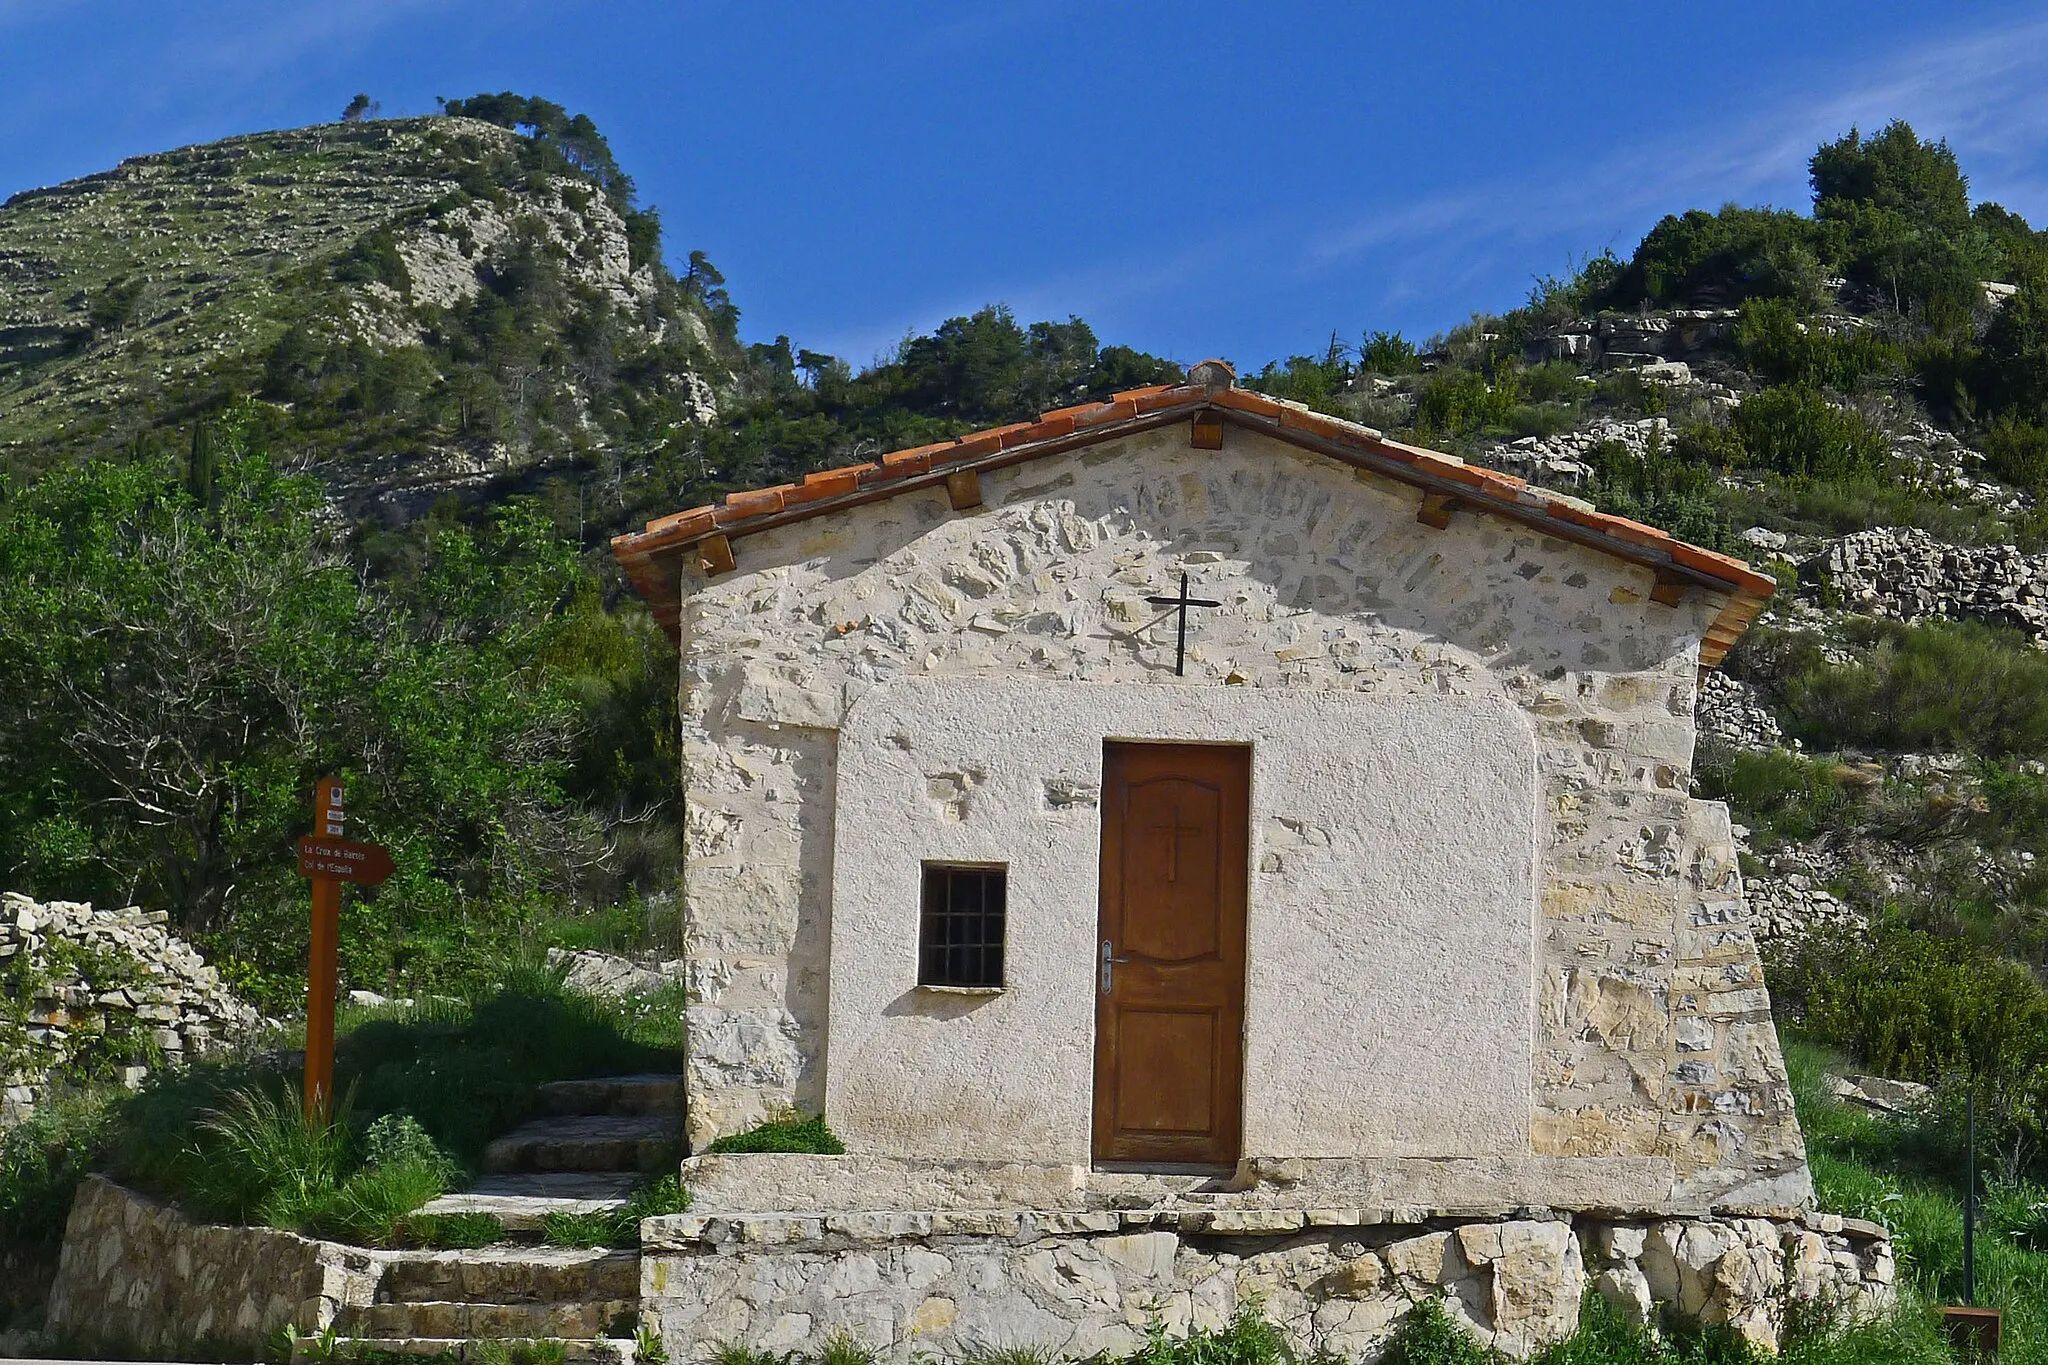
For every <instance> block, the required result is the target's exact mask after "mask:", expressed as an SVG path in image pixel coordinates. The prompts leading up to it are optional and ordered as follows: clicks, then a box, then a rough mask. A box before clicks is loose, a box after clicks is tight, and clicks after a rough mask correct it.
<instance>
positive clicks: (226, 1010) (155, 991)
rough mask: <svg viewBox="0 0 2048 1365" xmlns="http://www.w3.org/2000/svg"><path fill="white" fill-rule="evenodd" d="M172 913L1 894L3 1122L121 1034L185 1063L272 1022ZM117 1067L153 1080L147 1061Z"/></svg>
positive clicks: (132, 1077) (135, 1078)
mask: <svg viewBox="0 0 2048 1365" xmlns="http://www.w3.org/2000/svg"><path fill="white" fill-rule="evenodd" d="M168 918H169V917H168V916H167V915H165V914H164V913H163V912H162V911H160V910H158V911H143V910H140V909H137V908H135V907H133V906H130V907H128V908H127V909H123V910H98V909H94V908H93V907H92V906H90V905H87V904H84V903H82V902H77V901H47V902H43V901H35V900H31V899H29V898H28V897H27V896H23V895H19V894H17V893H15V892H11V891H10V892H8V893H6V894H5V895H0V1073H4V1074H0V1126H5V1125H7V1124H11V1123H16V1122H19V1121H20V1120H22V1119H24V1118H27V1117H28V1116H29V1115H30V1114H31V1113H33V1112H34V1110H35V1108H36V1106H37V1105H38V1104H40V1103H42V1101H43V1100H44V1098H45V1097H46V1095H47V1093H48V1091H49V1088H50V1084H51V1080H52V1077H53V1076H54V1074H55V1073H56V1072H58V1071H59V1070H61V1069H62V1068H65V1067H68V1066H70V1065H72V1064H74V1063H76V1062H78V1061H80V1060H83V1059H85V1058H86V1057H88V1055H89V1054H90V1052H91V1051H92V1049H94V1048H95V1047H101V1046H104V1042H103V1040H104V1039H105V1038H106V1037H107V1036H108V1035H110V1034H112V1035H114V1036H117V1037H120V1036H130V1037H133V1036H137V1034H138V1032H139V1036H140V1037H141V1038H142V1039H145V1040H147V1041H148V1042H150V1043H153V1044H154V1046H155V1049H156V1050H157V1051H158V1052H160V1053H161V1054H162V1056H163V1059H164V1061H165V1062H166V1063H170V1064H175V1063H177V1062H180V1061H182V1060H184V1059H186V1058H189V1057H197V1056H201V1055H204V1054H205V1053H207V1052H209V1051H211V1050H213V1049H214V1048H215V1047H218V1046H220V1045H223V1044H226V1043H229V1042H232V1041H235V1040H237V1039H240V1038H243V1037H246V1036H248V1035H249V1034H251V1033H253V1032H254V1031H255V1030H256V1029H257V1028H258V1027H259V1026H260V1025H261V1024H262V1023H263V1019H262V1016H261V1015H259V1014H258V1013H257V1012H256V1011H255V1010H254V1009H253V1008H251V1007H250V1006H249V1005H248V1004H247V1003H245V1002H243V1001H242V1000H240V999H238V998H236V996H235V995H234V993H233V992H231V991H230V990H228V988H227V986H226V985H225V984H223V983H222V981H221V979H220V975H219V973H217V972H216V971H214V969H213V968H211V967H209V966H207V965H206V963H205V962H204V961H203V960H202V959H201V958H200V956H199V954H198V953H197V952H195V951H194V950H193V949H192V947H191V946H190V945H189V944H187V943H185V942H184V941H183V940H181V939H179V938H177V937H175V936H174V935H172V934H171V933H170V932H169V931H168V930H166V929H165V928H164V927H163V926H164V923H165V921H166V920H167V919H168ZM10 1035H13V1036H10ZM111 1060H112V1061H113V1062H114V1063H116V1064H118V1065H120V1066H121V1068H122V1070H121V1074H122V1076H123V1078H124V1079H125V1080H127V1081H128V1082H129V1083H130V1084H136V1083H139V1082H140V1081H141V1079H142V1077H143V1076H144V1075H145V1074H146V1068H145V1067H144V1066H142V1065H141V1064H140V1063H141V1059H140V1058H139V1057H123V1058H115V1059H111Z"/></svg>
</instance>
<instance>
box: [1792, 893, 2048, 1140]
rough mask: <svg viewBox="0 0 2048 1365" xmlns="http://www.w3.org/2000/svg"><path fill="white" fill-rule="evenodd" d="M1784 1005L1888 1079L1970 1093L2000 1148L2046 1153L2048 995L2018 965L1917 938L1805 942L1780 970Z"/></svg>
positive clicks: (1807, 1027)
mask: <svg viewBox="0 0 2048 1365" xmlns="http://www.w3.org/2000/svg"><path fill="white" fill-rule="evenodd" d="M1771 985H1772V992H1773V996H1774V998H1775V1000H1776V1003H1777V1004H1778V1007H1779V1008H1780V1009H1781V1010H1782V1011H1784V1013H1785V1014H1786V1015H1787V1017H1789V1018H1791V1019H1793V1020H1796V1021H1797V1022H1798V1024H1799V1026H1800V1028H1801V1029H1802V1030H1803V1031H1804V1032H1805V1033H1807V1034H1808V1035H1809V1036H1811V1037H1813V1038H1816V1039H1818V1040H1821V1041H1824V1042H1828V1043H1833V1044H1835V1045H1837V1046H1840V1047H1845V1048H1850V1049H1853V1050H1854V1051H1855V1052H1856V1054H1857V1056H1858V1057H1859V1058H1860V1059H1861V1060H1862V1061H1863V1063H1864V1064H1865V1065H1867V1066H1869V1067H1870V1068H1872V1069H1873V1070H1876V1071H1878V1072H1880V1073H1881V1074H1883V1075H1887V1076H1894V1077H1898V1078H1900V1079H1904V1080H1917V1081H1922V1082H1925V1083H1928V1084H1959V1085H1961V1084H1966V1085H1970V1086H1974V1087H1975V1089H1976V1091H1977V1094H1978V1098H1979V1103H1980V1115H1981V1117H1982V1119H1983V1120H1984V1122H1985V1123H1986V1125H1987V1129H1988V1132H1987V1138H1988V1140H1989V1141H1991V1142H1993V1143H2000V1142H2005V1143H2016V1144H2018V1147H2017V1148H2016V1150H2023V1151H2024V1150H2028V1149H2038V1144H2039V1142H2040V1140H2041V1138H2042V1136H2043V1128H2044V1121H2048V991H2044V989H2043V988H2042V986H2041V984H2040V982H2039V981H2037V980H2036V979H2035V977H2034V975H2033V973H2032V972H2030V971H2029V970H2028V969H2027V968H2026V966H2024V965H2023V964H2021V963H2018V962H2015V961H2013V960H2012V959H2010V958H2007V957H2004V956H2002V955H2000V954H1999V953H1997V952H1995V951H1993V950H1991V949H1988V948H1984V947H1979V946H1977V945H1974V944H1969V943H1965V942H1961V941H1958V940H1955V939H1949V938H1942V937H1938V936H1936V935H1933V934H1929V933H1924V932H1921V931H1919V930H1914V929H1907V928H1902V927H1888V928H1885V929H1882V930H1881V931H1879V932H1877V933H1875V934H1874V935H1873V936H1872V937H1871V938H1870V939H1869V940H1867V941H1866V940H1864V939H1860V938H1856V937H1851V936H1841V937H1829V938H1821V937H1809V938H1806V939H1804V940H1801V941H1800V942H1798V943H1797V944H1796V945H1794V946H1793V947H1791V948H1790V949H1788V950H1787V951H1786V952H1784V953H1783V954H1782V955H1780V956H1778V957H1777V958H1776V959H1774V961H1773V963H1772V974H1771Z"/></svg>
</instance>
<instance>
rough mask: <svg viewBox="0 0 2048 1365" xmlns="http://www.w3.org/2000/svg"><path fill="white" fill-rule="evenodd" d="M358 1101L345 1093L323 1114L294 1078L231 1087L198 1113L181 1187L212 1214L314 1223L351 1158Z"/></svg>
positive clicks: (287, 1225) (236, 1219)
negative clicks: (306, 1107) (302, 1097)
mask: <svg viewBox="0 0 2048 1365" xmlns="http://www.w3.org/2000/svg"><path fill="white" fill-rule="evenodd" d="M351 1104H352V1102H351V1096H350V1095H349V1094H347V1093H344V1094H343V1095H342V1097H341V1098H340V1099H339V1100H338V1101H336V1103H335V1105H334V1114H333V1117H332V1119H331V1120H322V1119H319V1118H315V1117H309V1116H307V1115H306V1114H305V1113H304V1111H303V1110H302V1109H301V1107H300V1102H299V1096H298V1095H297V1094H296V1093H295V1092H294V1091H293V1090H292V1088H291V1086H290V1085H289V1084H288V1083H285V1084H281V1085H278V1086H275V1087H265V1088H261V1089H259V1088H256V1087H250V1088H248V1089H236V1090H231V1091H229V1092H228V1093H227V1094H226V1095H225V1096H224V1097H223V1098H222V1101H221V1103H220V1105H219V1107H218V1108H215V1109H209V1110H207V1111H205V1112H203V1113H202V1114H200V1116H199V1122H198V1125H197V1128H198V1131H197V1133H195V1134H194V1136H193V1139H192V1140H191V1143H190V1144H189V1146H188V1148H187V1150H186V1151H185V1152H184V1153H182V1155H184V1156H185V1157H186V1158H187V1159H186V1161H185V1162H184V1163H183V1165H184V1180H183V1182H182V1183H183V1189H182V1190H181V1191H180V1193H181V1194H183V1195H184V1197H185V1199H186V1201H188V1202H189V1203H191V1204H192V1205H194V1206H195V1208H196V1210H197V1211H198V1212H200V1213H202V1214H204V1215H206V1216H208V1217H213V1218H220V1219H225V1220H228V1221H231V1222H237V1223H243V1222H261V1223H268V1224H270V1225H271V1226H273V1227H284V1228H298V1227H305V1226H307V1225H308V1224H310V1223H311V1222H312V1220H313V1219H314V1218H315V1217H316V1216H317V1215H318V1214H319V1213H321V1212H322V1211H323V1210H324V1208H325V1206H326V1203H327V1201H328V1200H329V1199H330V1198H332V1196H333V1194H334V1191H335V1189H336V1187H338V1186H339V1185H340V1184H341V1181H342V1177H343V1174H344V1173H345V1172H346V1170H347V1168H348V1166H349V1164H350V1161H349V1155H350V1154H349V1145H350V1143H349V1126H348V1125H349V1116H350V1110H351Z"/></svg>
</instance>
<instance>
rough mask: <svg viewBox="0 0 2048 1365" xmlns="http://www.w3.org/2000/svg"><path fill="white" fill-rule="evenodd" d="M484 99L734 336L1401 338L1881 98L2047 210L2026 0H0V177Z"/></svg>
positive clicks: (69, 169)
mask: <svg viewBox="0 0 2048 1365" xmlns="http://www.w3.org/2000/svg"><path fill="white" fill-rule="evenodd" d="M359 89H360V90H364V91H367V92H368V93H369V94H370V95H371V96H372V97H374V98H375V99H377V100H379V101H380V102H381V104H382V106H383V110H384V112H385V113H386V114H387V115H392V114H398V113H430V112H432V111H433V109H434V107H435V106H434V98H435V96H436V95H445V96H461V95H468V94H473V93H475V92H477V91H479V90H500V89H513V90H517V91H520V92H522V93H534V94H542V95H545V96H547V97H548V98H550V99H553V100H556V101H558V102H560V103H562V104H564V105H566V106H567V107H568V108H569V109H571V110H572V111H575V110H580V111H583V112H586V113H589V114H590V115H591V116H592V117H593V118H594V119H596V120H597V122H598V125H599V126H600V127H601V128H603V129H604V130H605V131H606V133H607V134H608V135H609V136H610V138H611V140H612V144H613V147H614V149H615V150H616V151H617V153H618V155H619V159H620V161H621V162H622V163H623V164H624V165H625V167H626V169H627V170H628V171H629V172H630V173H631V174H632V175H633V176H634V177H635V178H636V179H637V180H638V182H639V184H640V188H641V197H642V199H643V201H645V202H647V203H651V204H653V205H655V206H656V207H658V208H659V209H660V210H661V212H662V215H663V220H664V223H665V224H666V227H667V242H668V249H669V252H670V255H671V256H672V257H673V258H678V259H679V258H680V257H682V256H683V255H685V254H687V252H688V251H689V250H690V249H691V248H693V247H699V248H702V249H704V250H705V251H707V252H708V253H709V254H710V256H711V258H712V259H713V260H714V261H715V262H717V263H718V265H719V266H720V267H721V268H722V269H723V270H724V271H725V272H726V274H727V276H728V277H729V280H730V283H731V287H732V291H733V295H734V298H735V300H736V301H737V302H738V303H739V305H740V307H741V309H742V313H743V320H742V324H741V329H742V333H743V335H745V336H746V337H747V338H748V339H750V340H758V339H767V338H771V337H773V336H774V335H776V334H777V333H786V334H788V335H789V336H790V337H792V338H793V339H794V340H795V341H796V342H797V343H798V344H800V345H805V346H810V347H812V348H813V349H819V350H828V351H833V352H835V353H837V354H840V355H843V356H846V357H848V358H849V359H851V360H853V361H855V362H856V363H861V362H865V361H867V360H869V359H871V358H873V357H874V356H875V355H876V354H878V353H880V352H883V351H885V350H887V348H888V347H889V346H890V345H891V343H892V342H893V341H894V340H895V339H897V338H899V337H901V336H902V335H903V334H904V333H905V332H906V331H909V330H912V329H918V330H923V329H928V328H929V327H931V326H932V325H934V324H935V323H937V322H938V321H940V320H941V319H943V318H945V317H947V316H950V315H953V314H956V313H960V312H964V311H967V310H970V309H972V308H974V307H976V306H978V305H980V304H982V303H984V302H989V301H995V300H1002V301H1006V302H1008V303H1009V304H1010V305H1011V306H1012V307H1013V308H1014V309H1015V310H1016V311H1017V313H1018V314H1019V315H1020V317H1022V318H1023V319H1024V320H1026V321H1029V320H1032V319H1036V318H1040V317H1056V318H1064V317H1065V316H1066V315H1068V314H1069V313H1078V314H1080V315H1081V316H1083V317H1085V318H1086V319H1088V321H1089V322H1090V323H1092V324H1093V325H1094V326H1095V329H1096V331H1097V333H1098V334H1099V335H1100V336H1101V337H1102V338H1103V339H1104V340H1105V341H1121V342H1125V343H1127V344H1130V345H1134V346H1138V347H1141V348H1143V349H1146V350H1151V351H1155V352H1159V353H1161V354H1165V355H1169V356H1173V357H1175V358H1177V359H1181V360H1184V361H1192V360H1197V359H1200V358H1202V357H1204V356H1208V355H1224V356H1228V357H1230V358H1232V359H1234V360H1236V361H1238V362H1239V363H1240V365H1247V364H1249V365H1256V364H1258V363H1260V362H1263V361H1264V360H1267V359H1271V358H1274V357H1277V356H1282V355H1285V354H1287V353H1289V352H1292V351H1304V350H1316V349H1320V347H1321V345H1322V344H1323V342H1324V341H1325V340H1326V339H1327V338H1328V337H1329V335H1330V333H1331V332H1332V331H1333V330H1334V331H1336V332H1338V333H1339V334H1340V335H1341V336H1343V337H1345V338H1350V339H1355V338H1356V337H1357V336H1358V335H1359V334H1360V333H1362V332H1364V331H1365V330H1367V329H1370V328H1398V329H1401V330H1403V331H1406V332H1407V333H1409V334H1410V335H1412V336H1425V335H1427V334H1429V333H1430V332H1433V331H1437V330H1440V329H1442V328H1444V327H1447V326H1449V325H1451V324H1453V323H1455V322H1457V321H1459V320H1461V319H1463V318H1464V317H1466V316H1468V315H1469V314H1470V313H1471V312H1473V311H1474V310H1477V309H1488V308H1492V309H1499V308H1503V307H1507V306H1511V305H1513V304H1515V303H1518V302H1520V301H1521V300H1522V298H1523V297H1524V296H1525V295H1526V293H1527V291H1528V287H1529V283H1530V280H1531V277H1532V276H1533V275H1535V274H1538V273H1541V272H1555V271H1562V270H1563V269H1565V268H1567V267H1568V266H1569V264H1570V263H1571V262H1572V261H1573V259H1574V258H1576V257H1578V256H1582V255H1584V254H1586V253H1589V252H1597V251H1599V250H1600V249H1601V248H1603V247H1608V246H1612V247H1613V248H1614V249H1615V250H1616V251H1618V252H1620V253H1622V254H1624V255H1625V254H1626V253H1627V252H1628V251H1629V249H1630V248H1631V247H1632V246H1633V245H1634V243H1635V242H1636V240H1637V239H1638V238H1639V237H1640V236H1641V234H1642V233H1643V231H1644V230H1645V229H1646V228H1647V227H1648V226H1649V225H1650V224H1651V223H1653V222H1655V221H1656V219H1657V218H1658V217H1659V216H1660V215H1661V214H1663V213H1665V212H1667V211H1673V210H1679V209H1683V208H1687V207H1692V206H1696V205H1702V206H1707V207H1712V206H1715V205H1718V204H1719V203H1721V202H1723V201H1725V200H1729V199H1734V200H1739V201H1741V202H1744V203H1773V204H1778V205H1783V206H1799V207H1803V206H1804V205H1805V204H1806V202H1807V191H1806V183H1805V158H1806V156H1807V155H1808V154H1809V153H1810V152H1811V150H1812V148H1813V146H1814V144H1815V143H1816V142H1818V141H1819V140H1821V139H1822V138H1824V137H1831V136H1834V135H1836V134H1838V133H1840V132H1842V131H1843V130H1845V129H1847V128H1848V127H1849V125H1850V124H1852V123H1861V124H1862V125H1863V126H1864V127H1865V128H1866V129H1869V128H1873V127H1875V126H1876V125H1878V124H1880V123H1882V122H1883V121H1884V120H1885V119H1887V118H1890V117H1904V118H1907V119H1909V120H1911V121H1912V122H1913V123H1914V125H1915V126H1916V127H1917V128H1919V129H1920V131H1921V132H1922V133H1923V134H1924V135H1939V136H1945V137H1947V138H1948V139H1949V141H1950V143H1951V144H1952V145H1953V146H1954V147H1955V148H1956V150H1957V152H1958V154H1959V156H1960V157H1961V159H1962V162H1963V167H1964V169H1965V170H1966V171H1967V172H1969V174H1970V176H1971V179H1972V189H1973V192H1974V193H1975V194H1976V196H1977V197H1979V198H1988V199H1996V200H1998V201H2000V202H2002V203H2004V204H2006V205H2007V206H2008V207H2010V208H2013V209H2015V210H2017V211H2019V212H2021V213H2023V214H2025V215H2026V216H2027V217H2028V218H2029V219H2030V220H2031V221H2033V222H2034V223H2036V224H2037V225H2042V224H2044V223H2048V12H2044V10H2043V7H2042V6H2041V5H2040V4H2039V3H2038V0H2037V3H2034V4H2030V5H2022V4H2013V3H1974V2H1973V0H1942V3H1940V4H1932V5H1930V4H1926V3H1924V0H1921V2H1916V3H1905V2H1904V0H1855V3H1834V2H1832V0H1829V2H1827V3H1786V0H1776V2H1775V3H1767V4H1755V3H1747V2H1746V0H1724V2H1723V3H1720V4H1716V5H1711V6H1705V5H1703V6H1673V5H1648V4H1643V3H1640V2H1639V0H1632V2H1631V3H1619V2H1615V0H1581V3H1576V4H1572V5H1570V6H1566V5H1562V4H1550V3H1543V4H1530V3H1526V2H1525V3H1513V4H1509V3H1501V4H1486V5H1482V4H1475V3H1461V0H1435V2H1434V3H1430V4H1422V5H1418V4H1414V3H1412V2H1411V3H1402V4H1351V5H1335V4H1328V5H1311V4H1294V3H1279V2H1278V0H1269V3H1265V4H1259V5H1228V4H1211V5H1188V4H1176V5H1137V4H1130V5H1118V4H1107V3H1101V2H1100V0H1098V2H1097V3H1093V4H1076V3H1062V2H1061V0H1038V2H1037V3H1010V2H1009V0H990V2H989V3H972V2H971V0H955V2H954V3H933V4H890V3H885V2H883V0H877V2H876V3H870V4H858V5H856V4H792V3H777V0H747V2H745V3H704V4H690V3H626V2H624V0H618V2H615V3H604V4H598V3H586V4H572V3H561V2H560V0H557V2H556V3H545V4H544V3H528V2H526V0H494V3H488V4H483V3H469V2H468V0H353V2H352V3H347V2H345V3H324V4H318V5H314V4H288V3H279V0H180V2H179V3H176V4H163V3H158V2H154V0H152V2H151V3H140V2H137V0H129V2H126V3H115V2H114V0H0V127H4V128H6V129H7V131H8V134H9V136H8V137H7V138H6V139H5V142H4V144H0V194H4V193H7V192H11V191H13V190H16V189H21V188H26V187H28V186H32V185H39V184H48V183H52V182H55V181H58V180H63V179H67V178H69V177H72V176H76V175H83V174H86V173H88V172H91V171H95V170H100V169H103V168H104V167H106V166H109V165H111V164H113V163H114V162H115V161H117V160H119V159H120V158H121V157H123V156H129V155H135V154H137V153H142V152H149V151H158V150H162V149H164V148H168V147H175V146H180V145H184V144H187V143H191V142H200V141H205V140H208V139H211V138H216V137H223V136H227V135H229V134H232V133H239V132H247V131H251V130H256V129H263V128H273V127H288V126H296V125H299V124H304V123H310V122H317V121H320V120H324V119H330V118H333V117H334V116H335V115H336V114H337V113H338V112H339V111H340V109H341V106H342V105H343V103H344V102H345V101H346V100H347V99H348V97H349V96H350V95H351V94H353V93H354V92H355V91H357V90H359Z"/></svg>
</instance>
